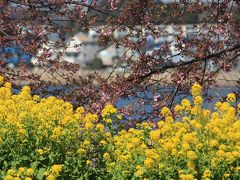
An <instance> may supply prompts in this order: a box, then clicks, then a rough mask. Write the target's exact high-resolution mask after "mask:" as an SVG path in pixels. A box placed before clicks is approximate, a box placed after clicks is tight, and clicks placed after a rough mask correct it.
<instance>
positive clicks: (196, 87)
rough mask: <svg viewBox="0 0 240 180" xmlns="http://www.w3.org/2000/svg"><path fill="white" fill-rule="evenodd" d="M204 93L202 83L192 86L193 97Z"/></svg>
mask: <svg viewBox="0 0 240 180" xmlns="http://www.w3.org/2000/svg"><path fill="white" fill-rule="evenodd" d="M201 93H202V86H201V85H200V84H194V85H193V86H192V95H193V97H196V96H200V95H201Z"/></svg>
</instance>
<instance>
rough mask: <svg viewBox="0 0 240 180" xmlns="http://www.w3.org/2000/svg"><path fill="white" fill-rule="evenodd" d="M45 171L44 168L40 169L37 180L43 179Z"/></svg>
mask: <svg viewBox="0 0 240 180" xmlns="http://www.w3.org/2000/svg"><path fill="white" fill-rule="evenodd" d="M45 171H46V169H45V168H40V169H39V170H38V174H37V179H39V180H41V179H43V177H44V172H45Z"/></svg>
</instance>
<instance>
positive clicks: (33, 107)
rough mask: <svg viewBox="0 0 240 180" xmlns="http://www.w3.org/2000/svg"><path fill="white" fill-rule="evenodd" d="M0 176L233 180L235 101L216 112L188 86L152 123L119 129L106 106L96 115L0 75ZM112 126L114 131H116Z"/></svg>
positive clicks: (238, 111)
mask: <svg viewBox="0 0 240 180" xmlns="http://www.w3.org/2000/svg"><path fill="white" fill-rule="evenodd" d="M0 86H1V87H0V132H1V133H0V157H1V159H0V177H1V179H9V180H10V179H11V180H12V179H25V180H31V179H48V180H53V179H96V178H100V179H239V178H240V176H239V174H240V172H239V171H240V166H239V162H240V130H239V129H240V121H239V120H240V119H239V117H240V105H239V104H238V105H236V104H237V103H236V96H235V95H233V94H230V95H228V96H227V98H226V102H217V103H216V105H215V111H214V112H211V111H209V110H206V109H203V108H202V104H203V99H202V97H201V91H202V87H201V86H200V85H198V84H195V85H194V86H193V88H192V95H193V101H192V102H193V103H191V101H190V100H188V99H184V100H182V103H181V104H179V105H177V106H176V107H175V108H174V111H175V112H172V111H171V110H170V109H168V108H167V107H165V108H163V109H162V110H161V111H160V113H161V115H162V116H161V117H162V119H160V120H159V122H157V126H156V125H155V124H154V123H152V122H143V123H139V124H138V125H137V127H136V128H129V129H125V128H123V127H121V126H120V125H119V124H120V123H121V121H122V120H121V119H122V117H121V115H120V114H119V113H118V112H117V109H116V108H115V107H114V106H112V105H110V104H108V105H106V107H105V108H104V109H103V111H102V114H101V116H100V117H99V116H98V115H96V114H91V113H87V112H85V110H84V108H83V107H79V108H77V109H76V110H74V109H73V106H72V105H71V104H70V103H68V102H65V101H63V100H61V99H57V98H56V97H53V96H51V97H48V98H42V99H41V98H40V97H39V96H37V95H31V90H30V88H29V87H28V86H26V87H24V88H23V89H22V91H21V93H19V94H17V95H15V94H12V92H11V84H10V83H8V82H4V78H3V77H1V76H0ZM116 127H117V128H116Z"/></svg>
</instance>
